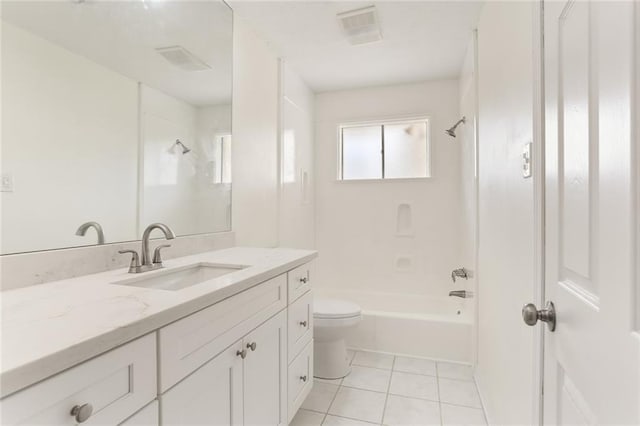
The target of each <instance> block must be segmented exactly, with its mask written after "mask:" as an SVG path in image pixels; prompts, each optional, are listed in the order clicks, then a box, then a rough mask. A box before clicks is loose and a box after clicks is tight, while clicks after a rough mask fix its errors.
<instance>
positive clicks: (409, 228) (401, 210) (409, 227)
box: [396, 203, 414, 237]
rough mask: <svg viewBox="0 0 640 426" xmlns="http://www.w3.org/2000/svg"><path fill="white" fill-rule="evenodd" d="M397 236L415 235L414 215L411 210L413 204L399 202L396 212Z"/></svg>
mask: <svg viewBox="0 0 640 426" xmlns="http://www.w3.org/2000/svg"><path fill="white" fill-rule="evenodd" d="M396 236H397V237H413V236H414V230H413V217H412V211H411V204H409V203H401V204H398V211H397V214H396Z"/></svg>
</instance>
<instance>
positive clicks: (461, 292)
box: [449, 290, 473, 299]
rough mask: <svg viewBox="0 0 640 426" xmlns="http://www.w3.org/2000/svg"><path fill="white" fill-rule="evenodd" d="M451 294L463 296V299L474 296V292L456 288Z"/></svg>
mask: <svg viewBox="0 0 640 426" xmlns="http://www.w3.org/2000/svg"><path fill="white" fill-rule="evenodd" d="M449 296H453V297H461V298H463V299H467V298H470V297H473V293H472V292H470V291H466V290H454V291H450V292H449Z"/></svg>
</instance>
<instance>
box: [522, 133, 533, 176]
mask: <svg viewBox="0 0 640 426" xmlns="http://www.w3.org/2000/svg"><path fill="white" fill-rule="evenodd" d="M522 176H523V177H525V178H530V177H531V142H527V143H526V144H524V149H523V150H522Z"/></svg>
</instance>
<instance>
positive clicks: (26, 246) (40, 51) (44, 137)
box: [1, 22, 138, 253]
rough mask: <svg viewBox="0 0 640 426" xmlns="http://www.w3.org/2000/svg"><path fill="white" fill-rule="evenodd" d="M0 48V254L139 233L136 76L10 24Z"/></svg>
mask: <svg viewBox="0 0 640 426" xmlns="http://www.w3.org/2000/svg"><path fill="white" fill-rule="evenodd" d="M2 56H3V61H2V83H3V90H2V104H3V109H2V172H3V173H10V174H12V175H13V179H14V191H13V192H3V193H2V250H1V252H2V253H15V252H23V251H33V250H44V249H49V248H59V247H69V246H79V245H85V244H95V243H96V242H97V239H96V236H95V233H94V232H93V231H92V230H90V231H89V232H88V233H87V236H85V237H78V236H76V235H75V231H76V229H77V228H78V226H79V225H80V224H82V223H83V222H87V221H97V222H100V223H101V224H102V226H103V228H104V231H105V237H106V240H107V242H113V241H127V240H134V239H136V209H137V187H136V184H135V182H136V181H137V173H138V172H137V170H138V164H137V162H138V112H137V110H138V88H137V84H136V82H135V81H133V80H131V79H128V78H126V77H123V76H122V75H120V74H117V73H115V72H113V71H110V70H108V69H106V68H104V67H102V66H100V65H97V64H96V63H94V62H91V61H89V60H87V59H85V58H83V57H81V56H78V55H75V54H73V53H71V52H69V51H67V50H64V49H62V48H60V47H58V46H56V45H54V44H52V43H50V42H48V41H46V40H44V39H41V38H39V37H36V36H34V35H32V34H30V33H28V32H26V31H24V30H22V29H19V28H17V27H15V26H13V25H11V24H8V23H6V22H3V23H2ZM96 99H100V100H101V101H100V102H95V100H96ZM107 164H108V165H109V167H104V165H107ZM113 206H118V208H113ZM17 224H22V226H19V225H18V226H16V225H17ZM27 224H28V225H27ZM27 228H28V232H27Z"/></svg>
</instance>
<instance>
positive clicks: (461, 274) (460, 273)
mask: <svg viewBox="0 0 640 426" xmlns="http://www.w3.org/2000/svg"><path fill="white" fill-rule="evenodd" d="M456 277H458V278H464V279H465V280H468V279H469V278H470V277H471V271H469V270H468V269H467V268H464V267H463V268H458V269H454V270H453V271H451V281H453V282H454V283H455V282H456Z"/></svg>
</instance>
